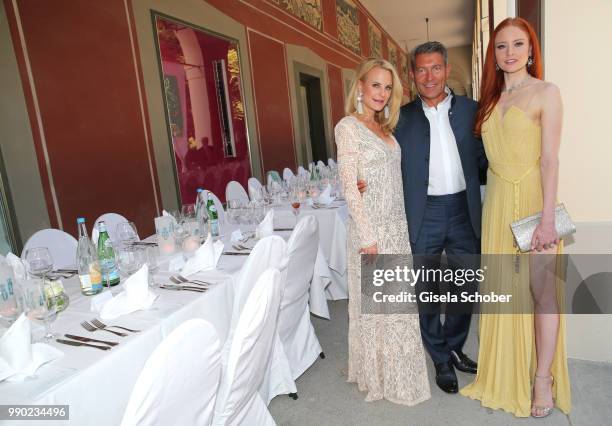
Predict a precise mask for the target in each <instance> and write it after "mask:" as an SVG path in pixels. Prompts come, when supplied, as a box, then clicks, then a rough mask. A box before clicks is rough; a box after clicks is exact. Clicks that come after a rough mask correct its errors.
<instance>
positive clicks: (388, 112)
mask: <svg viewBox="0 0 612 426" xmlns="http://www.w3.org/2000/svg"><path fill="white" fill-rule="evenodd" d="M383 115H384V117H385V120H388V119H389V116H390V115H391V111H390V110H389V104H387V105H385V108H384V110H383Z"/></svg>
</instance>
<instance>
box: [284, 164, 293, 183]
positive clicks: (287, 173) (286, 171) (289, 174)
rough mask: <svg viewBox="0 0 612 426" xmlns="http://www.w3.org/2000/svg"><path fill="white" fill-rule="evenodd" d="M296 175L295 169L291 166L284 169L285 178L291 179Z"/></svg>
mask: <svg viewBox="0 0 612 426" xmlns="http://www.w3.org/2000/svg"><path fill="white" fill-rule="evenodd" d="M294 176H295V175H294V174H293V171H292V170H291V169H290V168H289V167H285V168H284V169H283V180H289V179H291V178H292V177H294Z"/></svg>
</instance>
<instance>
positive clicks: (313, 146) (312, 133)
mask: <svg viewBox="0 0 612 426" xmlns="http://www.w3.org/2000/svg"><path fill="white" fill-rule="evenodd" d="M300 88H301V89H302V90H303V91H304V92H305V93H306V107H307V115H308V117H307V118H308V129H307V132H308V135H309V137H310V151H311V153H312V161H314V162H315V163H316V162H317V161H319V160H321V161H323V162H327V158H328V156H327V146H326V141H325V126H324V124H323V99H322V98H321V80H320V79H319V78H318V77H314V76H312V75H308V74H304V73H300Z"/></svg>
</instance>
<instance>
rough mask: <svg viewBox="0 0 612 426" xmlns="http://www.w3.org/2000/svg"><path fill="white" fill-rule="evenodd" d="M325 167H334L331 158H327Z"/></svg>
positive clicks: (334, 163) (334, 164)
mask: <svg viewBox="0 0 612 426" xmlns="http://www.w3.org/2000/svg"><path fill="white" fill-rule="evenodd" d="M327 166H328V167H336V162H335V161H334V159H333V158H329V159H328V160H327Z"/></svg>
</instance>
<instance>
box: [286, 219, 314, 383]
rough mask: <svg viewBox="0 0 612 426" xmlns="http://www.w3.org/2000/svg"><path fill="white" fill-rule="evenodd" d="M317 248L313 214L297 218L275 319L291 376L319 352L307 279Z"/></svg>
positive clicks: (305, 365) (298, 371) (312, 267)
mask: <svg viewBox="0 0 612 426" xmlns="http://www.w3.org/2000/svg"><path fill="white" fill-rule="evenodd" d="M318 248H319V224H318V222H317V219H315V217H314V216H306V217H304V218H303V219H301V220H300V221H299V222H298V223H297V225H296V226H295V229H294V230H293V233H292V234H291V237H290V238H289V242H288V256H289V260H288V263H287V279H286V282H285V292H284V293H283V299H282V301H281V310H280V314H279V318H278V334H279V337H280V339H281V342H282V344H283V348H284V350H285V354H286V355H287V358H288V359H289V365H290V367H291V373H292V377H293V379H294V380H295V379H297V378H298V377H299V376H301V375H302V373H304V371H306V369H307V368H308V367H310V366H311V365H312V364H313V363H314V362H315V361H316V360H317V358H318V356H319V354H320V353H321V352H322V350H321V345H320V344H319V339H317V335H316V334H315V331H314V327H313V326H312V323H311V322H310V309H309V306H308V298H309V289H310V282H311V280H312V275H313V271H314V265H315V260H316V258H317V252H318Z"/></svg>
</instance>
